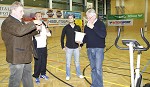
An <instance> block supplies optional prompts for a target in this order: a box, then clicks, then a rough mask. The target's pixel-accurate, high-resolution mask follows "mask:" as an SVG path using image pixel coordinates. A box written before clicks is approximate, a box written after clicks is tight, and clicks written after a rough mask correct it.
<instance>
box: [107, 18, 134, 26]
mask: <svg viewBox="0 0 150 87" xmlns="http://www.w3.org/2000/svg"><path fill="white" fill-rule="evenodd" d="M107 23H108V26H133V20H132V19H130V20H108V21H107Z"/></svg>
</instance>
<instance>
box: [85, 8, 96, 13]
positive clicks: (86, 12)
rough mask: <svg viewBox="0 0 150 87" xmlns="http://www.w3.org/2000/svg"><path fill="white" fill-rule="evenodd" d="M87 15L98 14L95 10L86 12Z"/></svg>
mask: <svg viewBox="0 0 150 87" xmlns="http://www.w3.org/2000/svg"><path fill="white" fill-rule="evenodd" d="M86 14H96V12H95V10H94V9H89V10H87V11H86Z"/></svg>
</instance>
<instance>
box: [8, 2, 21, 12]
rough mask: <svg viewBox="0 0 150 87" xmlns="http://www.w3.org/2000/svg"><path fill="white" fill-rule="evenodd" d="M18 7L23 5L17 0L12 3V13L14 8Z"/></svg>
mask: <svg viewBox="0 0 150 87" xmlns="http://www.w3.org/2000/svg"><path fill="white" fill-rule="evenodd" d="M18 7H23V5H22V4H21V2H18V1H15V2H14V3H12V5H11V6H10V13H11V12H12V10H14V9H16V8H18Z"/></svg>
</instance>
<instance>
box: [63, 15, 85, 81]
mask: <svg viewBox="0 0 150 87" xmlns="http://www.w3.org/2000/svg"><path fill="white" fill-rule="evenodd" d="M68 20H69V24H67V25H66V26H65V27H64V28H63V30H62V34H61V47H62V49H63V50H64V51H66V80H70V77H71V75H70V64H71V57H72V54H74V61H75V65H76V74H77V76H78V77H79V78H83V76H82V75H81V72H80V63H79V44H80V42H75V31H78V32H81V29H80V27H79V26H78V25H76V24H75V23H74V21H75V20H74V15H72V14H71V15H69V16H68ZM65 36H66V43H65V45H64V38H65Z"/></svg>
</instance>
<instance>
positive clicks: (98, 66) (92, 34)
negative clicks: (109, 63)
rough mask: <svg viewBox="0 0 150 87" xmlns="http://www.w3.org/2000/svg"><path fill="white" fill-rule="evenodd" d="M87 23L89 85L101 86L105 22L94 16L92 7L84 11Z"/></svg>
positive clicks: (85, 39) (85, 29)
mask: <svg viewBox="0 0 150 87" xmlns="http://www.w3.org/2000/svg"><path fill="white" fill-rule="evenodd" d="M86 16H87V20H88V22H87V25H86V26H85V27H84V33H85V34H86V35H85V38H84V40H83V42H84V43H86V48H87V54H88V58H89V61H90V66H91V72H92V73H91V77H92V85H91V87H103V74H102V73H103V71H102V64H103V60H104V47H105V37H106V27H105V24H104V23H103V22H102V21H100V20H99V19H97V18H96V13H95V10H94V9H89V10H88V11H87V12H86Z"/></svg>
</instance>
